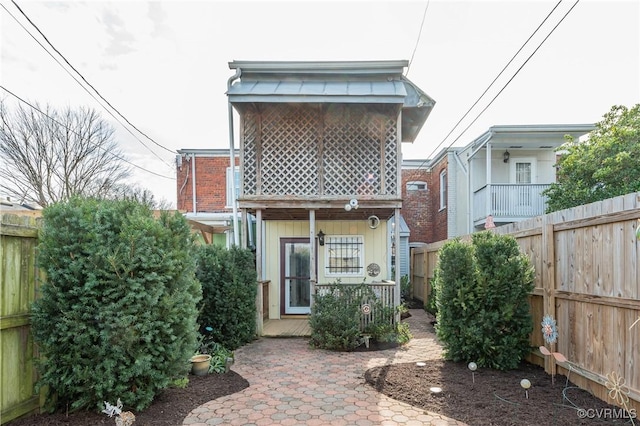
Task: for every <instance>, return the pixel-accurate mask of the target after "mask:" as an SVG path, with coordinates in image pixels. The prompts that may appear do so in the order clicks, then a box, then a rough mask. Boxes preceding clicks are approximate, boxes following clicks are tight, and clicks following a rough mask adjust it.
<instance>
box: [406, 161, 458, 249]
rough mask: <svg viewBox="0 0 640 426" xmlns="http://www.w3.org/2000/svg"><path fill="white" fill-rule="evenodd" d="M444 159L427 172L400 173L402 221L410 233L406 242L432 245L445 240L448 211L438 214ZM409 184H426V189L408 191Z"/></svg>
mask: <svg viewBox="0 0 640 426" xmlns="http://www.w3.org/2000/svg"><path fill="white" fill-rule="evenodd" d="M446 168H447V157H446V156H445V157H443V158H442V160H440V161H439V162H438V163H437V164H436V165H435V167H432V168H431V169H429V170H427V169H426V167H425V168H420V169H403V170H402V217H404V220H405V222H407V226H409V229H410V230H411V235H410V236H409V242H421V243H432V242H436V241H440V240H446V239H447V208H445V209H443V210H440V172H441V171H442V170H444V169H446ZM408 182H426V184H427V187H426V189H418V190H412V191H408V190H407V183H408Z"/></svg>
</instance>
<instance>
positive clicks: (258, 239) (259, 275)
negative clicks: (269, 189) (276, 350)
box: [256, 209, 265, 336]
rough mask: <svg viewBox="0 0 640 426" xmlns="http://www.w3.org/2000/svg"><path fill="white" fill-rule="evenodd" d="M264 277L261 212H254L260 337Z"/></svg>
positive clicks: (257, 324) (257, 320)
mask: <svg viewBox="0 0 640 426" xmlns="http://www.w3.org/2000/svg"><path fill="white" fill-rule="evenodd" d="M264 279H265V277H264V274H263V270H262V210H260V209H258V210H256V286H257V288H258V291H257V292H256V334H257V335H258V336H262V332H263V329H264V320H263V318H264V312H263V308H262V307H263V300H264V299H263V297H264V295H263V294H262V282H263V281H264Z"/></svg>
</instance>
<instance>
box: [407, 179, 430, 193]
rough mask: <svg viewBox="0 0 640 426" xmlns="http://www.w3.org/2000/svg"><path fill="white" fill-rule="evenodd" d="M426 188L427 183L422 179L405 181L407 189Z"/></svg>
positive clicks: (422, 189) (419, 189)
mask: <svg viewBox="0 0 640 426" xmlns="http://www.w3.org/2000/svg"><path fill="white" fill-rule="evenodd" d="M425 189H427V183H426V182H422V181H411V182H407V191H424V190H425Z"/></svg>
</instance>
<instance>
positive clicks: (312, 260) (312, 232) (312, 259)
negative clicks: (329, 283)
mask: <svg viewBox="0 0 640 426" xmlns="http://www.w3.org/2000/svg"><path fill="white" fill-rule="evenodd" d="M309 246H311V247H310V250H309V269H310V271H309V285H310V292H311V294H310V296H309V303H310V305H311V306H313V299H314V297H313V296H314V295H315V293H316V281H317V279H318V277H316V257H317V256H316V211H315V210H309Z"/></svg>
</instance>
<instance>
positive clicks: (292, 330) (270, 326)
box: [262, 318, 311, 337]
mask: <svg viewBox="0 0 640 426" xmlns="http://www.w3.org/2000/svg"><path fill="white" fill-rule="evenodd" d="M262 335H263V336H265V337H309V336H311V327H309V319H308V318H283V319H269V320H266V321H265V322H264V324H263V329H262Z"/></svg>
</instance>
